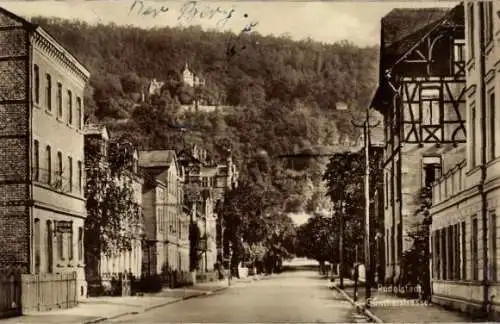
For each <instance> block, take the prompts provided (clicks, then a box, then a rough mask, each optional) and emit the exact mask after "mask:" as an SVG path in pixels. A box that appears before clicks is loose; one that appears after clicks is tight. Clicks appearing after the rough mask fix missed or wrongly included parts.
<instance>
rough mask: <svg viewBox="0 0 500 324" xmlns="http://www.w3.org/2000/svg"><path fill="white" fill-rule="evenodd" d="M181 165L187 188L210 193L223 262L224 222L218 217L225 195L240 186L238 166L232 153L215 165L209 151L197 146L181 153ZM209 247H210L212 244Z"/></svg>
mask: <svg viewBox="0 0 500 324" xmlns="http://www.w3.org/2000/svg"><path fill="white" fill-rule="evenodd" d="M179 163H180V164H181V165H182V166H183V167H184V170H185V172H186V174H185V186H186V188H189V187H199V188H201V189H204V190H208V191H210V195H209V197H210V200H211V205H212V208H213V218H214V219H215V223H216V225H215V227H216V229H215V230H216V234H215V236H214V237H212V239H213V240H215V242H216V246H217V256H218V259H219V260H221V259H222V240H221V239H222V235H221V233H222V231H221V229H222V222H221V221H222V220H221V218H220V217H217V213H218V210H219V208H221V206H222V202H223V199H224V195H225V193H226V192H227V191H228V190H231V189H233V188H236V187H237V186H238V177H239V173H238V169H237V168H236V165H235V163H234V162H233V160H232V157H231V154H230V152H228V154H227V156H226V158H225V160H224V161H223V162H222V163H215V162H214V161H211V160H210V158H209V156H208V154H207V151H206V150H204V149H203V148H200V147H198V146H197V145H194V146H193V147H192V148H191V150H184V151H182V152H180V153H179ZM200 192H201V191H200ZM205 198H206V197H205ZM205 198H204V199H205ZM200 199H201V198H200ZM200 201H201V200H200ZM203 201H204V200H203ZM203 203H205V202H203ZM208 219H209V220H208V222H209V223H210V222H211V220H210V219H211V217H209V218H208ZM207 246H210V242H209V243H208V245H207ZM207 246H205V247H207Z"/></svg>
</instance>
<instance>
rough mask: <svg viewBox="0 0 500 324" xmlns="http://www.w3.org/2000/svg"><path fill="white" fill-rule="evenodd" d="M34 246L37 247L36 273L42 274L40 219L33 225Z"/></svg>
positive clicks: (35, 248)
mask: <svg viewBox="0 0 500 324" xmlns="http://www.w3.org/2000/svg"><path fill="white" fill-rule="evenodd" d="M33 244H34V245H35V246H34V250H35V273H40V220H39V219H38V218H36V219H35V223H34V224H33Z"/></svg>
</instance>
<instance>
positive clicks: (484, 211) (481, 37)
mask: <svg viewBox="0 0 500 324" xmlns="http://www.w3.org/2000/svg"><path fill="white" fill-rule="evenodd" d="M479 25H480V28H479V31H480V32H479V34H480V35H479V51H480V53H479V65H480V67H479V68H480V80H479V82H480V87H481V89H480V96H481V137H482V138H481V141H482V143H481V182H480V184H479V190H480V194H481V218H482V222H483V224H482V225H483V226H482V227H483V280H482V281H483V282H482V284H483V312H484V314H485V315H488V310H489V304H490V300H489V281H488V280H489V279H488V273H489V271H488V263H489V262H488V210H487V208H488V201H487V199H486V192H485V191H484V184H485V182H486V176H487V172H486V171H487V170H486V103H485V100H486V86H485V82H484V76H485V70H486V69H485V51H484V41H485V39H484V33H483V29H484V2H480V3H479ZM473 144H475V143H473Z"/></svg>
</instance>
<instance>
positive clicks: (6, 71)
mask: <svg viewBox="0 0 500 324" xmlns="http://www.w3.org/2000/svg"><path fill="white" fill-rule="evenodd" d="M0 27H1V28H0V29H1V30H0V43H1V45H0V46H1V48H2V51H1V53H0V107H1V108H2V109H1V111H2V112H1V114H0V120H1V121H0V123H1V124H2V125H1V126H2V127H1V130H0V159H1V161H2V165H3V167H2V171H1V173H2V175H1V177H0V178H1V180H0V181H1V182H0V191H1V194H0V197H1V198H0V202H1V203H0V205H1V207H0V215H1V216H0V229H1V235H0V271H2V272H13V273H62V272H73V271H76V272H77V276H78V290H79V295H80V296H85V294H86V284H85V278H84V272H83V224H84V220H85V215H86V213H85V199H84V196H83V186H84V177H83V171H82V168H83V162H84V160H83V157H84V155H83V132H82V123H83V90H84V87H85V85H86V84H87V82H88V78H89V72H88V71H87V70H86V69H85V67H84V66H83V65H81V64H80V63H79V62H78V61H77V60H76V59H75V58H74V57H73V56H72V55H71V54H70V53H68V52H67V51H66V50H65V49H64V48H63V47H62V46H61V45H59V44H58V43H57V41H56V40H54V39H53V38H52V37H51V36H50V35H48V34H47V33H46V32H45V31H44V30H43V29H41V28H40V27H36V26H33V25H31V24H30V23H29V22H27V21H25V20H23V19H21V18H19V17H17V16H15V15H13V14H11V13H10V12H7V11H5V10H4V9H1V8H0Z"/></svg>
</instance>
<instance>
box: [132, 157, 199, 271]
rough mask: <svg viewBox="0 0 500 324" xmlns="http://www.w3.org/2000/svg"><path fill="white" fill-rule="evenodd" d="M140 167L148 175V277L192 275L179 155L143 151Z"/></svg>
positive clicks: (145, 201)
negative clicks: (176, 272) (187, 273)
mask: <svg viewBox="0 0 500 324" xmlns="http://www.w3.org/2000/svg"><path fill="white" fill-rule="evenodd" d="M139 166H140V167H141V168H142V170H143V174H144V178H145V179H144V181H145V183H144V187H143V210H144V221H145V226H144V229H145V234H146V239H147V241H148V242H149V245H148V246H144V247H143V251H144V252H143V255H144V256H143V258H144V259H143V269H144V271H145V272H146V273H145V274H146V275H156V274H165V273H166V272H167V271H189V244H187V242H188V240H189V233H188V228H187V226H188V224H187V220H186V219H187V217H186V215H185V213H183V211H182V204H183V202H182V197H183V194H182V173H181V169H180V167H179V165H178V163H177V156H176V154H175V151H172V150H163V151H141V152H139Z"/></svg>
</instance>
